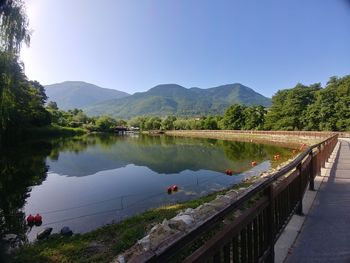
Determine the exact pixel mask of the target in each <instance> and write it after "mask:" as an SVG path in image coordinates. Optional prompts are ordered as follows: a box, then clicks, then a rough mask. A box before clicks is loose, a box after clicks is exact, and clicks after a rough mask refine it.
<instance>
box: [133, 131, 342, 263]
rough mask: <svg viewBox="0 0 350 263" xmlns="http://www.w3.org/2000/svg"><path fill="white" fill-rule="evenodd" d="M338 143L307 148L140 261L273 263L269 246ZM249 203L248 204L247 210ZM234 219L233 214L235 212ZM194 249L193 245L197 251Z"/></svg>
mask: <svg viewBox="0 0 350 263" xmlns="http://www.w3.org/2000/svg"><path fill="white" fill-rule="evenodd" d="M337 141H338V135H337V134H335V135H333V136H332V137H329V138H328V139H326V140H324V141H323V142H321V143H319V144H316V145H314V146H312V147H309V148H307V149H306V150H305V151H304V152H303V153H302V154H300V155H299V156H298V157H297V158H296V159H295V160H294V161H293V162H291V163H290V164H288V165H287V166H285V167H283V168H282V169H281V170H279V171H278V172H276V173H275V174H273V175H271V176H270V177H268V178H266V179H265V180H262V181H260V182H259V183H256V184H254V185H253V187H251V188H250V189H251V190H250V191H247V192H246V193H245V194H243V195H242V196H240V197H239V198H238V199H237V200H236V201H235V202H234V203H232V204H230V205H228V206H226V207H225V208H223V209H222V210H221V211H219V212H218V213H216V214H214V215H212V216H211V217H209V218H208V219H207V220H206V221H205V222H203V223H202V224H201V225H200V226H197V227H196V228H194V229H191V230H190V231H189V232H188V233H187V234H186V235H185V236H182V237H179V238H177V239H175V240H173V241H172V242H171V243H169V244H167V245H166V246H165V247H162V248H159V249H158V251H152V253H149V254H148V255H143V258H142V259H140V260H139V261H142V262H177V261H184V262H225V263H226V262H273V261H274V245H275V242H276V240H277V239H278V237H279V236H280V234H281V233H282V231H283V229H284V228H285V226H286V225H287V223H288V222H289V220H290V218H291V217H292V215H293V214H294V213H297V214H299V215H302V214H303V206H302V199H303V195H304V193H305V191H306V189H307V187H308V185H309V189H310V190H313V187H314V178H315V176H316V175H317V174H319V173H320V171H321V167H323V166H324V164H325V162H326V161H327V159H328V157H329V155H330V154H331V152H332V151H333V149H334V147H335V145H336V143H337ZM247 204H249V205H247ZM238 210H239V211H240V212H239V213H238V215H239V216H236V217H235V219H234V220H232V222H231V223H229V224H224V226H223V227H221V229H220V230H218V231H214V234H213V235H212V236H211V237H210V238H208V239H206V241H205V242H202V243H204V244H202V245H201V246H198V240H201V239H203V234H204V235H205V233H210V232H213V229H217V226H218V225H219V224H220V223H221V225H222V223H223V221H224V219H225V218H227V217H228V216H229V215H231V216H232V214H233V213H234V212H235V211H238ZM236 214H237V213H236ZM196 244H197V246H196ZM137 261H138V260H137Z"/></svg>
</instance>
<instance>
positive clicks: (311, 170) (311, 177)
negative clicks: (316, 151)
mask: <svg viewBox="0 0 350 263" xmlns="http://www.w3.org/2000/svg"><path fill="white" fill-rule="evenodd" d="M310 157H311V159H310V163H309V190H310V191H315V174H314V156H313V152H312V150H311V152H310Z"/></svg>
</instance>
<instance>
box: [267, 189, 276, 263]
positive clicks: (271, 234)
mask: <svg viewBox="0 0 350 263" xmlns="http://www.w3.org/2000/svg"><path fill="white" fill-rule="evenodd" d="M266 190H267V195H268V198H269V206H268V207H267V221H268V229H269V231H268V242H269V247H270V251H269V254H268V256H267V259H266V262H270V263H273V262H275V217H274V213H275V208H274V196H273V184H271V185H270V186H269V187H268V188H267V189H266Z"/></svg>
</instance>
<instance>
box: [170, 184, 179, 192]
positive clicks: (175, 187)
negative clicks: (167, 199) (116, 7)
mask: <svg viewBox="0 0 350 263" xmlns="http://www.w3.org/2000/svg"><path fill="white" fill-rule="evenodd" d="M171 190H173V191H174V192H177V190H178V187H177V185H176V184H174V185H173V186H172V187H171Z"/></svg>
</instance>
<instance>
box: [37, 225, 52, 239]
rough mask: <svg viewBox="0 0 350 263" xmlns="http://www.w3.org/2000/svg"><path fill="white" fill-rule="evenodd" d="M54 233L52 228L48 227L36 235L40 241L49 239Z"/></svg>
mask: <svg viewBox="0 0 350 263" xmlns="http://www.w3.org/2000/svg"><path fill="white" fill-rule="evenodd" d="M51 232H52V227H46V228H44V229H43V230H41V231H40V232H38V233H37V234H36V238H37V239H38V240H40V239H45V238H47V237H48V236H49V235H50V234H51Z"/></svg>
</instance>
